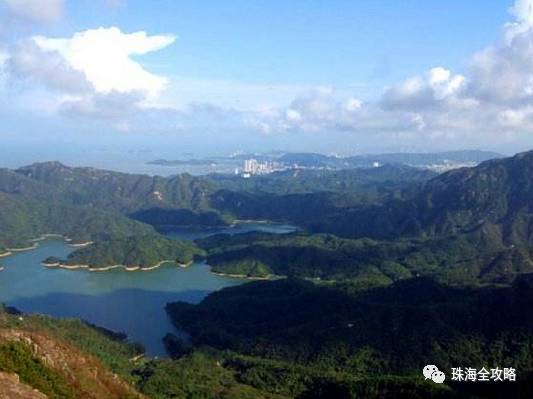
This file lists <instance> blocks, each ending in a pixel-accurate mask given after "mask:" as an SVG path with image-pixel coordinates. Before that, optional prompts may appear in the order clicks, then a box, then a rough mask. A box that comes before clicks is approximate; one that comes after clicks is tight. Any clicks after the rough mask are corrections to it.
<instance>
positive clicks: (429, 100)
mask: <svg viewBox="0 0 533 399" xmlns="http://www.w3.org/2000/svg"><path fill="white" fill-rule="evenodd" d="M465 83H466V79H465V77H464V76H462V75H458V74H457V75H453V74H452V73H451V72H450V71H449V70H447V69H445V68H442V67H436V68H432V69H430V70H429V71H427V72H426V73H425V74H424V75H421V76H415V77H413V78H410V79H407V80H405V81H404V82H402V83H400V84H397V85H395V86H392V87H390V88H388V89H386V90H385V93H384V94H383V98H382V106H383V107H384V108H385V109H391V110H394V109H405V110H411V111H418V110H422V109H428V108H432V107H436V106H442V105H449V104H458V102H457V98H458V97H457V96H458V94H460V92H461V90H462V89H463V88H464V86H465Z"/></svg>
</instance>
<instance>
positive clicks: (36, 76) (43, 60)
mask: <svg viewBox="0 0 533 399" xmlns="http://www.w3.org/2000/svg"><path fill="white" fill-rule="evenodd" d="M4 63H5V66H4V68H5V70H6V72H7V73H8V74H9V75H11V76H12V77H15V78H17V79H21V80H28V81H30V83H32V84H33V83H39V84H42V85H43V86H45V87H48V88H50V89H53V90H58V91H60V92H67V93H83V92H88V91H90V90H91V85H90V84H89V82H88V81H87V79H86V77H85V74H84V73H83V72H81V71H77V70H75V69H74V68H72V66H71V65H70V64H69V63H68V62H67V61H66V60H65V59H64V58H63V57H62V56H61V54H59V53H58V52H56V51H44V50H42V49H41V48H40V47H39V46H37V45H36V44H35V43H34V42H33V41H32V40H28V41H24V42H21V43H19V44H17V45H16V46H14V47H13V48H12V49H11V51H10V53H9V54H6V55H5V62H4Z"/></svg>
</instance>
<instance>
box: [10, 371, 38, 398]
mask: <svg viewBox="0 0 533 399" xmlns="http://www.w3.org/2000/svg"><path fill="white" fill-rule="evenodd" d="M46 398H47V396H46V395H45V394H43V393H41V392H39V391H37V390H36V389H33V388H32V387H30V386H28V385H26V384H24V383H22V382H20V379H19V376H18V375H17V374H10V373H4V372H2V371H0V399H46Z"/></svg>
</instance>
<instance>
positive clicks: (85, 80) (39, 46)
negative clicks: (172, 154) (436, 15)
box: [0, 0, 533, 141]
mask: <svg viewBox="0 0 533 399" xmlns="http://www.w3.org/2000/svg"><path fill="white" fill-rule="evenodd" d="M0 2H2V3H3V4H4V5H5V6H7V7H10V9H11V10H12V12H13V13H17V15H20V16H24V17H25V18H30V19H35V20H37V19H39V20H41V21H53V20H56V19H57V18H60V17H61V15H62V13H63V10H62V9H63V2H62V1H57V0H56V1H53V2H51V3H50V4H52V6H51V7H50V9H47V10H44V9H43V7H39V6H38V4H41V3H40V2H37V1H30V0H25V1H13V0H0ZM509 13H510V15H511V16H512V20H511V21H509V22H508V23H506V24H505V25H504V26H503V31H502V35H501V37H500V39H499V40H498V41H497V42H496V43H493V44H491V45H488V46H487V47H485V48H484V49H481V50H480V51H478V52H477V53H475V54H472V56H471V57H470V58H469V59H468V60H466V61H467V62H466V67H465V68H464V70H462V71H452V70H450V69H449V68H447V67H446V66H443V65H435V66H434V67H433V68H431V69H429V70H427V71H421V72H420V73H419V74H417V75H415V76H411V77H408V78H406V79H405V80H403V81H401V82H398V83H396V84H393V85H391V86H390V87H386V88H384V89H383V91H382V93H377V95H376V96H375V97H376V98H375V99H374V100H372V101H363V100H361V98H360V97H359V96H358V93H357V92H354V93H346V91H339V90H336V88H335V87H318V88H315V89H312V90H305V91H302V92H300V93H298V94H297V95H296V96H295V97H294V98H293V99H292V100H290V101H287V103H286V105H284V106H280V105H279V103H277V104H269V103H268V92H267V90H265V89H264V88H262V89H261V90H258V89H257V88H255V89H254V88H253V87H252V86H250V90H247V89H246V88H243V87H242V85H241V86H239V91H238V92H239V93H245V94H246V96H247V97H251V96H252V95H253V93H261V94H260V95H261V96H264V97H265V101H264V102H263V101H256V102H254V103H260V104H262V105H261V106H259V107H256V106H254V107H250V106H247V104H243V105H242V106H239V105H238V104H239V103H238V101H235V104H237V106H234V104H232V106H228V104H227V103H226V104H224V103H216V102H214V103H211V104H202V103H198V101H197V99H196V98H195V99H194V101H189V103H188V101H187V97H186V94H185V97H180V95H184V94H183V93H184V92H185V93H186V92H187V91H188V92H191V91H193V89H191V87H188V88H187V90H184V91H181V92H180V86H179V85H180V82H179V80H176V81H175V82H174V84H175V85H177V86H172V85H173V82H172V81H171V80H170V79H169V78H168V77H166V76H161V75H158V74H155V73H153V72H150V71H148V70H147V68H146V67H145V66H144V65H143V63H142V61H141V59H142V57H138V56H143V55H146V54H148V53H151V52H155V51H161V50H164V49H167V48H168V47H169V46H170V45H171V44H172V43H174V41H175V40H176V37H175V36H174V35H149V34H148V33H146V32H142V31H141V32H134V33H124V32H122V31H121V30H120V29H119V28H117V27H110V28H98V29H90V30H86V31H82V32H78V33H75V34H74V35H73V36H71V37H68V38H50V37H46V36H36V37H33V38H30V39H27V40H24V41H21V42H18V43H16V44H14V45H12V46H10V48H9V49H8V51H7V55H6V56H4V58H5V62H4V70H5V71H7V75H8V76H9V78H10V79H12V80H14V81H17V82H30V83H29V84H28V86H30V85H33V84H35V83H37V84H39V85H40V86H42V87H45V88H47V89H48V90H49V91H50V92H51V93H53V95H54V96H55V98H56V100H57V104H58V106H57V110H58V112H59V113H60V114H61V115H66V116H68V117H83V118H89V119H95V120H102V121H108V122H109V123H111V125H112V126H115V127H117V128H119V129H120V130H129V129H146V130H151V129H161V130H165V131H169V132H180V131H183V130H192V129H198V128H201V127H206V128H210V129H211V128H212V129H216V128H217V126H218V127H224V128H227V129H234V130H240V131H247V132H255V133H258V134H261V135H276V134H277V135H279V134H284V133H299V132H301V133H307V134H325V135H327V134H329V133H331V132H337V133H343V134H354V135H357V137H367V138H371V137H374V138H376V137H377V138H379V139H380V140H381V138H390V139H395V138H399V139H401V140H405V139H413V140H420V138H422V139H426V138H428V139H452V140H463V139H464V138H465V137H478V138H479V137H485V136H486V135H490V137H492V138H493V139H494V140H496V141H497V140H498V138H499V137H510V136H513V135H527V134H532V133H533V0H517V1H516V2H515V3H514V5H513V6H512V7H511V8H510V9H509ZM133 57H135V58H133ZM202 84H203V85H204V86H205V85H209V82H203V83H202ZM219 86H220V85H219ZM168 87H170V88H171V90H170V91H171V92H172V93H173V96H166V97H164V104H165V105H164V106H162V105H161V104H162V102H159V100H160V99H161V97H162V94H163V93H164V92H165V90H166V89H167V88H168ZM280 87H281V86H280ZM221 90H223V91H228V92H231V90H232V89H231V84H229V85H228V86H227V87H226V86H223V87H222V89H221ZM286 90H287V92H291V91H292V90H293V88H290V87H289V88H288V89H286ZM265 93H266V94H265ZM258 95H259V94H258ZM221 97H222V96H221ZM178 103H179V105H178ZM184 104H185V105H184Z"/></svg>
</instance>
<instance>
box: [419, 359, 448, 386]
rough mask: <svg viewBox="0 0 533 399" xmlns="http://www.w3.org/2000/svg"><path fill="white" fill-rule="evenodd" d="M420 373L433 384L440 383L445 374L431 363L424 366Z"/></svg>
mask: <svg viewBox="0 0 533 399" xmlns="http://www.w3.org/2000/svg"><path fill="white" fill-rule="evenodd" d="M422 374H424V377H425V378H426V380H431V381H433V382H434V383H435V384H442V383H443V382H444V380H445V379H446V375H445V374H444V373H443V372H442V371H440V370H439V368H438V367H437V366H434V365H432V364H428V365H427V366H426V367H424V369H423V370H422Z"/></svg>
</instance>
